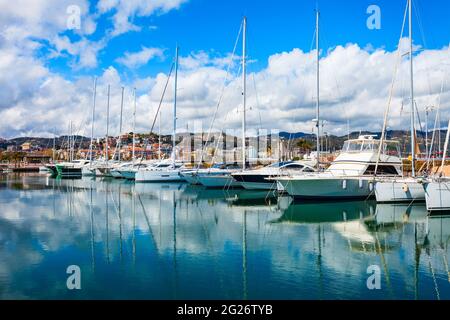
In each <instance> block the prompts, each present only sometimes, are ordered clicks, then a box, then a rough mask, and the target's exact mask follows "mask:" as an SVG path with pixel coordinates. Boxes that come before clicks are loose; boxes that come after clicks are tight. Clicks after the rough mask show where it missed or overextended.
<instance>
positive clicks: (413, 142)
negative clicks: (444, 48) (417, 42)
mask: <svg viewBox="0 0 450 320" xmlns="http://www.w3.org/2000/svg"><path fill="white" fill-rule="evenodd" d="M408 6H409V9H408V10H409V67H410V79H411V82H410V84H411V168H412V171H411V172H412V176H413V177H415V176H416V169H415V158H416V137H415V136H416V134H415V133H416V130H415V128H414V123H415V121H414V115H415V114H414V113H415V108H414V79H413V42H412V0H408Z"/></svg>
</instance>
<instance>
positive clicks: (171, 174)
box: [135, 46, 184, 182]
mask: <svg viewBox="0 0 450 320" xmlns="http://www.w3.org/2000/svg"><path fill="white" fill-rule="evenodd" d="M177 81H178V46H177V47H176V51H175V82H174V102H173V132H172V159H171V162H170V163H167V164H166V163H160V164H158V165H157V166H147V167H144V168H142V167H141V168H139V169H138V170H137V172H136V174H135V180H136V182H178V181H184V179H183V177H182V176H181V175H180V168H181V165H180V164H179V163H177V162H176V160H175V157H176V152H175V148H176V145H175V142H176V128H177V85H178V83H177Z"/></svg>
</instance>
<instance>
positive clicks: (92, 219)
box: [89, 182, 95, 271]
mask: <svg viewBox="0 0 450 320" xmlns="http://www.w3.org/2000/svg"><path fill="white" fill-rule="evenodd" d="M92 192H93V191H92V182H91V201H90V203H89V210H90V213H91V259H92V270H93V271H95V252H94V210H93V206H92Z"/></svg>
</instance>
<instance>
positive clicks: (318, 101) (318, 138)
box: [316, 10, 320, 169]
mask: <svg viewBox="0 0 450 320" xmlns="http://www.w3.org/2000/svg"><path fill="white" fill-rule="evenodd" d="M319 16H320V12H319V10H316V54H317V57H316V72H317V76H316V81H317V88H316V90H317V91H316V95H317V100H316V120H317V123H316V127H317V169H320V96H319V92H320V65H319V63H320V60H319V59H320V56H319V55H320V53H319Z"/></svg>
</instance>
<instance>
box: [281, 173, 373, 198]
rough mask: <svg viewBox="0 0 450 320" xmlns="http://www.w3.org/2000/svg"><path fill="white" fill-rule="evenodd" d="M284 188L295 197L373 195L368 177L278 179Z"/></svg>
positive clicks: (367, 196) (363, 196)
mask: <svg viewBox="0 0 450 320" xmlns="http://www.w3.org/2000/svg"><path fill="white" fill-rule="evenodd" d="M277 181H278V182H279V183H280V184H281V186H282V189H284V191H285V192H287V193H288V194H289V195H290V196H292V197H294V198H295V199H305V200H354V199H367V198H370V197H372V196H373V185H372V182H371V181H370V180H369V179H367V178H361V177H348V178H325V177H323V178H306V179H280V180H277Z"/></svg>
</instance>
